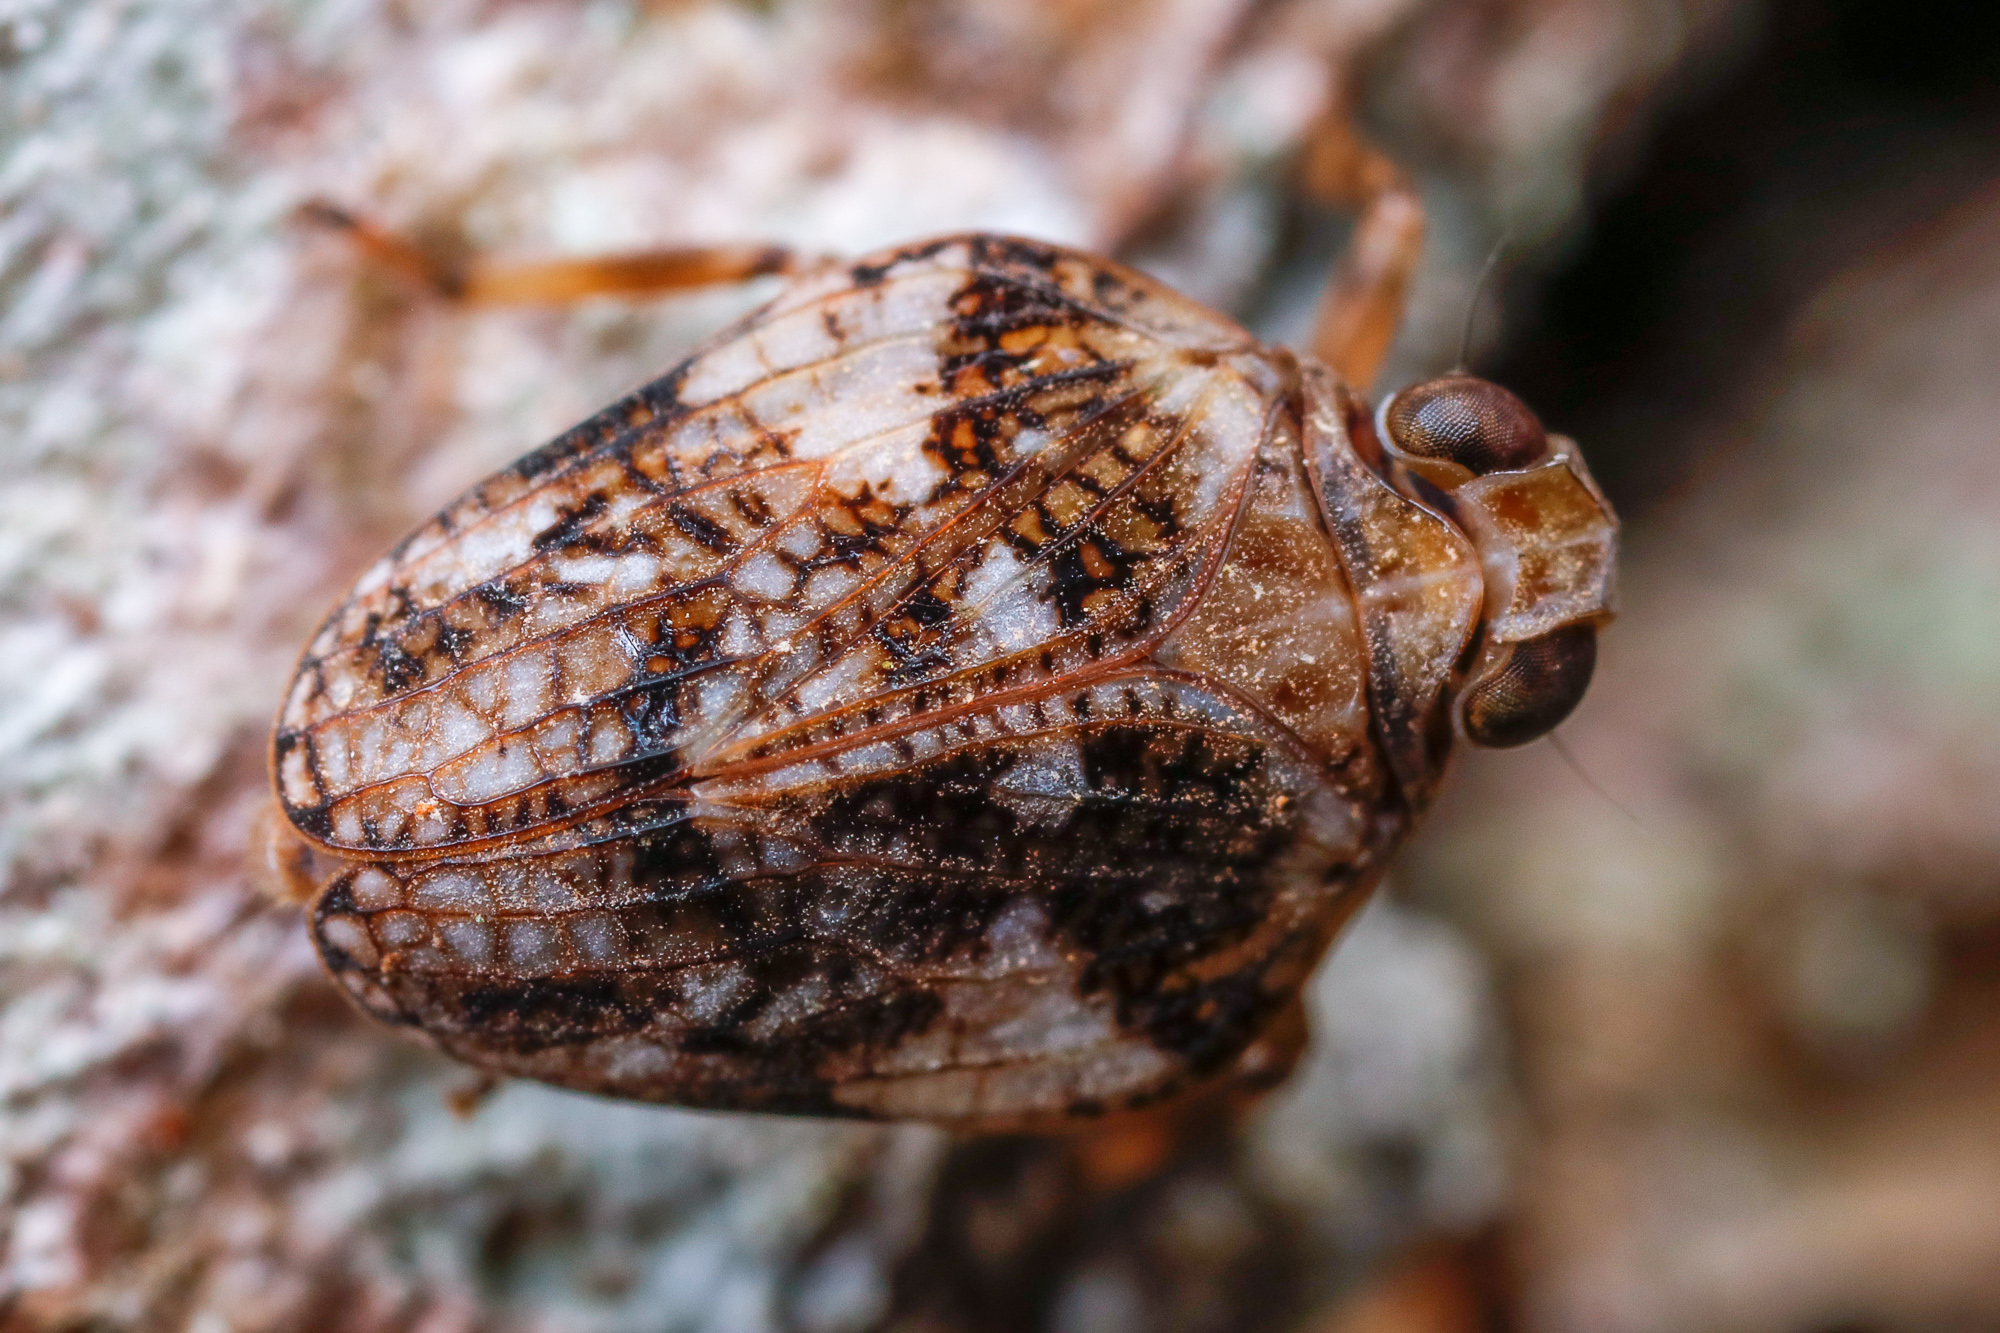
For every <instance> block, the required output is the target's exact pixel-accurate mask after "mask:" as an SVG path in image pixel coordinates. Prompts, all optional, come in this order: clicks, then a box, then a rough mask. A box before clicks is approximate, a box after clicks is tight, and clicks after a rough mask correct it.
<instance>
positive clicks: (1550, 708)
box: [1463, 625, 1597, 750]
mask: <svg viewBox="0 0 2000 1333" xmlns="http://www.w3.org/2000/svg"><path fill="white" fill-rule="evenodd" d="M1596 666H1597V626H1595V625H1565V626H1564V627H1563V628H1561V629H1553V630H1550V631H1549V632H1548V633H1547V634H1544V635H1542V636H1540V637H1539V638H1534V639H1527V640H1524V641H1522V642H1520V643H1517V644H1515V645H1514V646H1513V648H1511V649H1510V650H1509V651H1508V653H1507V656H1506V657H1505V658H1504V659H1503V660H1502V661H1501V662H1500V664H1499V665H1498V666H1497V667H1495V668H1494V669H1493V670H1491V671H1489V672H1487V673H1486V674H1485V675H1484V676H1481V677H1480V678H1479V681H1478V683H1477V684H1475V685H1474V686H1473V687H1472V688H1471V689H1469V690H1467V691H1466V692H1465V702H1464V705H1463V716H1464V719H1465V734H1466V737H1467V738H1468V739H1470V740H1471V741H1472V742H1473V743H1474V744H1477V745H1484V746H1486V747H1488V748H1489V749H1495V750H1504V749H1506V748H1507V747H1508V746H1511V745H1526V744H1527V743H1528V742H1529V741H1532V740H1538V739H1540V738H1541V737H1543V736H1546V735H1548V733H1550V732H1551V731H1554V730H1555V729H1556V726H1557V725H1558V724H1559V723H1561V721H1562V720H1563V719H1564V718H1566V717H1568V716H1569V715H1570V712H1571V711H1572V710H1573V709H1574V708H1575V707H1576V706H1577V703H1578V702H1579V701H1580V700H1582V698H1583V692H1584V690H1586V689H1588V688H1589V686H1590V673H1591V672H1592V671H1593V670H1595V669H1596Z"/></svg>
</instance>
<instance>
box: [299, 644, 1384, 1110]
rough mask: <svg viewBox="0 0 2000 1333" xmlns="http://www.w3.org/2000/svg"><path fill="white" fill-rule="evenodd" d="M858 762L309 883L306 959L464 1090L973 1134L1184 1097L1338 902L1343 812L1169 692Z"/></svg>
mask: <svg viewBox="0 0 2000 1333" xmlns="http://www.w3.org/2000/svg"><path fill="white" fill-rule="evenodd" d="M887 748H888V749H889V750H890V751H891V752H886V753H882V754H877V755H873V756H866V755H864V756H860V757H858V758H846V757H829V758H827V759H825V760H823V761H820V762H818V763H815V764H813V765H811V766H810V771H804V768H803V767H802V769H801V770H798V771H791V772H783V771H778V772H772V773H767V774H763V775H761V776H746V777H740V778H733V779H722V780H713V781H708V782H703V783H700V784H697V785H696V787H695V788H693V789H692V790H690V791H688V792H687V793H686V795H685V798H684V802H683V803H682V804H681V805H680V807H679V808H678V809H677V810H676V811H674V812H673V814H672V817H671V818H662V819H660V820H659V821H658V823H657V824H656V826H655V827H654V828H652V829H650V830H648V831H647V832H646V833H644V834H639V835H632V836H626V837H621V838H617V839H613V840H611V841H608V842H604V843H599V844H596V845H593V846H590V847H587V848H580V849H576V850H571V851H565V852H556V853H550V854H545V855H540V856H534V857H517V858H514V859H509V860H490V861H485V862H469V863H455V862H430V863H422V864H417V863H409V862H402V863H397V862H385V863H379V864H371V865H358V864H355V863H352V862H346V861H342V860H338V859H336V858H332V857H326V856H324V855H323V854H322V855H321V856H320V858H319V866H318V869H317V870H316V872H315V873H317V874H319V875H321V876H322V877H323V879H324V887H323V891H322V892H321V893H320V894H319V898H318V902H317V904H316V906H315V909H314V913H313V926H314V931H315V934H316V936H317V939H318V943H319V946H320V949H321V952H322V954H323V955H324V956H325V957H326V959H327V961H328V963H329V965H330V966H331V967H332V969H333V971H334V973H335V975H336V976H337V977H339V978H340V980H341V981H342V982H343V983H344V984H345V985H346V986H347V987H348V989H349V990H350V992H351V993H353V994H354V995H355V996H356V998H357V999H358V1000H360V1002H361V1003H362V1004H363V1006H364V1007H366V1008H368V1009H369V1010H370V1011H371V1012H373V1013H375V1014H376V1015H377V1016H379V1017H382V1018H384V1019H387V1020H389V1021H391V1022H397V1023H403V1024H409V1025H412V1026H414V1027H416V1028H419V1029H420V1030H422V1031H423V1032H425V1033H426V1034H428V1035H429V1036H430V1037H431V1038H432V1039H433V1040H435V1041H436V1042H438V1043H439V1044H440V1045H441V1046H443V1047H444V1049H446V1050H447V1051H449V1052H451V1053H452V1054H454V1055H457V1056H459V1057H460V1058H463V1059H466V1060H469V1061H471V1062H473V1063H475V1064H479V1065H482V1066H484V1067H487V1068H490V1069H494V1070H496V1071H498V1072H504V1073H509V1074H519V1075H526V1076H530V1077H535V1078H540V1079H544V1080H547V1081H551V1082H555V1083H559V1084H563V1085H565V1086H569V1087H575V1088H580V1089H584V1090H588V1091H595V1092H601V1093H608V1094H612V1095H617V1096H622V1097H630V1098H640V1099H647V1100H658V1101H667V1102H674V1103H679V1104H685V1105H697V1106H712V1107H722V1108H736V1109H745V1108H748V1109H766V1110H785V1111H795V1112H808V1113H815V1114H848V1115H866V1116H880V1117H919V1118H926V1119H932V1120H940V1121H955V1122H960V1123H966V1124H975V1123H976V1124H982V1125H986V1126H992V1125H995V1124H1004V1123H1010V1122H1016V1121H1027V1120H1033V1119H1035V1118H1038V1117H1047V1116H1065V1115H1075V1114H1079V1113H1088V1112H1095V1111H1101V1110H1107V1109H1113V1108H1116V1107H1119V1106H1124V1105H1132V1104H1137V1103H1141V1102H1145V1101H1148V1100H1151V1099H1153V1098H1156V1097H1159V1096H1163V1095H1166V1094H1168V1093H1170V1092H1172V1091H1174V1090H1176V1089H1178V1088H1180V1087H1182V1086H1185V1085H1187V1084H1189V1083H1191V1082H1193V1081H1196V1080H1198V1079H1200V1078H1202V1077H1204V1076H1206V1075H1209V1074H1212V1073H1215V1072H1217V1071H1218V1070H1219V1069H1221V1068H1223V1067H1224V1066H1225V1065H1226V1064H1227V1063H1228V1062H1229V1060H1231V1059H1232V1058H1233V1057H1234V1056H1235V1055H1236V1054H1237V1053H1238V1052H1240V1051H1241V1050H1242V1049H1243V1048H1244V1046H1245V1045H1246V1044H1247V1043H1248V1042H1249V1041H1250V1040H1251V1039H1252V1038H1254V1036H1255V1035H1256V1034H1257V1033H1258V1032H1259V1031H1261V1030H1262V1029H1263V1028H1264V1027H1265V1026H1266V1025H1267V1024H1268V1022H1269V1021H1270V1020H1271V1018H1272V1017H1273V1015H1274V1014H1275V1013H1276V1012H1277V1010H1278V1009H1280V1008H1281V1007H1282V1006H1283V1005H1284V1004H1285V1003H1287V1002H1288V1000H1289V999H1290V998H1291V996H1292V995H1294V994H1295V993H1296V990H1297V988H1298V986H1299V985H1300V984H1301V983H1302V981H1303V980H1304V977H1305V975H1306V973H1307V971H1308V970H1309V969H1310V967H1311V965H1312V963H1313V961H1314V960H1315V959H1316V958H1317V957H1318V955H1319V953H1320V951H1321V949H1322V948H1323V947H1324V944H1325V941H1326V939H1327V938H1328V937H1329V935H1330V934H1331V932H1332V930H1333V929H1334V927H1335V926H1336V925H1337V923H1338V917H1339V910H1340V907H1341V905H1342V904H1343V903H1351V902H1353V901H1357V900H1358V897H1359V895H1360V893H1361V891H1362V890H1363V889H1364V888H1365V883H1366V876H1365V875H1356V874H1355V873H1353V872H1354V871H1355V867H1353V866H1352V865H1350V864H1347V863H1345V862H1344V861H1343V858H1344V857H1348V856H1351V855H1352V850H1353V846H1352V842H1351V840H1350V839H1349V838H1348V837H1347V836H1345V833H1346V832H1349V831H1351V830H1352V829H1353V828H1354V826H1355V825H1356V823H1357V815H1356V812H1353V811H1350V810H1346V809H1343V808H1340V807H1339V805H1338V802H1337V801H1336V800H1335V798H1334V797H1333V796H1332V794H1331V792H1330V790H1329V789H1328V788H1327V787H1326V785H1325V784H1324V783H1323V782H1321V781H1320V780H1319V776H1318V774H1317V772H1316V771H1315V769H1314V767H1313V765H1312V764H1311V763H1310V761H1309V760H1307V759H1306V758H1304V757H1303V756H1301V755H1299V754H1298V753H1297V751H1296V749H1295V748H1294V747H1292V746H1291V745H1290V744H1289V743H1288V742H1287V741H1286V739H1285V738H1284V737H1283V736H1282V735H1280V734H1277V733H1275V732H1274V731H1273V729H1272V728H1270V727H1269V725H1268V724H1266V723H1265V722H1264V721H1262V720H1261V719H1259V718H1257V717H1255V716H1253V715H1251V714H1250V713H1248V712H1246V711H1244V710H1242V709H1240V708H1237V707H1235V706H1233V705H1231V704H1230V703H1229V702H1227V701H1225V700H1223V699H1220V698H1218V697H1217V696H1216V695H1214V694H1213V693H1212V692H1210V691H1208V690H1205V689H1204V688H1202V687H1200V686H1199V685H1197V684H1195V683H1192V682H1189V681H1185V680H1180V679H1176V678H1173V677H1168V676H1161V675H1158V674H1145V673H1129V674H1128V673H1113V674H1110V675H1107V676H1105V677H1103V678H1101V679H1100V680H1098V681H1097V682H1095V683H1094V684H1092V685H1091V686H1089V687H1087V688H1082V689H1078V690H1075V691H1073V692H1071V693H1069V694H1066V695H1062V696H1058V697H1054V698H1050V699H1046V700H1044V701H1042V702H1041V703H1039V704H1038V705H1037V706H1036V707H1034V708H1032V709H1028V708H1022V709H1011V708H1007V709H996V710H992V711H989V712H985V713H982V714H979V715H977V716H975V717H971V718H961V719H958V720H955V721H952V722H945V723H940V724H938V725H936V726H934V727H932V728H930V729H929V730H928V731H927V732H925V733H922V734H916V733H911V734H910V735H909V736H908V737H907V746H906V747H905V748H903V749H902V750H901V751H900V753H896V752H893V747H887ZM1302 794H1303V795H1302ZM1343 895H1344V896H1343Z"/></svg>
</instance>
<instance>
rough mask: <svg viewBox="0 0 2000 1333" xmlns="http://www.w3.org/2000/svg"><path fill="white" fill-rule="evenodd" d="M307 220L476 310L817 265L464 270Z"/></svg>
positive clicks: (725, 253)
mask: <svg viewBox="0 0 2000 1333" xmlns="http://www.w3.org/2000/svg"><path fill="white" fill-rule="evenodd" d="M300 216H301V217H302V218H303V219H304V220H306V221H308V222H312V223H315V224H317V225H320V226H326V227H332V228H334V229H336V230H338V231H341V232H343V233H345V234H346V235H347V236H348V237H349V238H350V239H351V240H352V241H353V242H354V244H355V245H356V246H358V247H359V248H360V250H361V251H362V253H363V254H365V255H367V256H368V257H369V258H370V259H371V260H373V261H374V262H376V263H378V264H380V265H382V266H383V267H385V268H389V269H393V270H395V271H396V272H397V273H400V274H402V275H404V276H405V277H407V278H410V279H411V280H413V281H415V282H418V283H421V284H422V285H424V286H426V287H429V288H430V289H432V290H433V291H435V292H437V293H438V294H439V295H441V296H445V297H449V298H451V299H452V300H455V301H465V302H467V303H470V304H475V305H554V304H561V303H563V302H567V301H580V300H582V299H584V298H585V297H590V296H630V297H644V296H660V295H664V294H667V293H669V292H681V291H689V290H691V289H693V288H696V287H710V286H715V285H718V284H721V283H729V282H744V281H747V280H748V279H751V278H761V277H764V276H765V275H767V274H772V273H795V272H797V271H799V270H800V269H801V268H804V267H806V266H807V265H808V264H809V263H810V261H809V260H806V259H804V258H802V257H801V256H799V255H797V254H795V253H794V252H792V251H791V250H788V249H786V248H784V247H783V246H778V245H714V246H690V247H687V248H685V249H674V250H649V251H642V252H639V253H636V254H625V255H599V256H594V257H591V258H587V259H555V260H545V261H542V262H539V263H524V264H487V263H483V262H479V261H474V262H473V263H470V264H467V265H465V266H463V267H453V266H451V265H447V264H443V263H440V262H439V261H438V260H436V259H435V258H433V257H432V256H430V255H428V254H426V253H425V252H424V251H423V250H421V249H419V248H418V247H417V246H415V245H413V244H412V243H411V242H409V241H408V240H405V239H404V238H403V237H401V236H397V235H396V234H394V233H393V232H389V231H386V230H384V229H383V228H381V227H378V226H376V225H375V224H374V223H372V222H369V221H368V220H366V219H365V218H358V217H355V216H354V215H353V214H351V213H349V212H347V211H346V210H345V209H342V208H339V207H336V206H335V205H332V204H328V203H321V202H315V203H310V204H307V205H305V206H304V207H303V208H302V209H300Z"/></svg>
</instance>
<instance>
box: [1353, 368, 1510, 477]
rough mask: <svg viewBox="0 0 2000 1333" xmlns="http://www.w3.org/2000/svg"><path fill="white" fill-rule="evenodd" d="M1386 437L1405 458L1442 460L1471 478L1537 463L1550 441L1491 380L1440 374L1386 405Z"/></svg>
mask: <svg viewBox="0 0 2000 1333" xmlns="http://www.w3.org/2000/svg"><path fill="white" fill-rule="evenodd" d="M1382 416H1383V422H1384V424H1385V425H1386V426H1387V427H1388V430H1389V438H1390V439H1391V440H1393V441H1395V443H1396V447H1397V448H1398V449H1401V450H1402V451H1403V452H1404V453H1406V454H1414V455H1416V456H1417V457H1418V458H1442V459H1448V460H1449V461H1451V462H1453V463H1457V464H1458V465H1459V466H1461V467H1465V468H1470V469H1471V470H1472V472H1473V473H1474V474H1475V475H1479V476H1484V475H1485V474H1486V473H1488V472H1504V471H1507V470H1510V469H1513V468H1524V467H1527V466H1529V465H1530V464H1532V463H1538V462H1540V461H1541V460H1542V458H1543V457H1544V456H1545V455H1546V454H1547V453H1548V448H1549V438H1548V435H1547V434H1546V433H1545V432H1544V431H1543V430H1542V423H1541V422H1540V421H1539V420H1537V419H1536V417H1535V414H1534V413H1533V412H1530V411H1529V410H1528V405H1527V404H1526V403H1524V402H1522V401H1521V400H1520V399H1519V398H1516V397H1515V396H1514V395H1513V394H1511V393H1509V392H1507V391H1506V390H1505V389H1503V388H1501V387H1500V386H1499V385H1497V384H1495V383H1493V382H1492V381H1491V380H1482V379H1479V378H1477V377H1476V376H1472V375H1443V376H1440V377H1439V378H1437V379H1434V380H1425V381H1424V382H1423V383H1422V384H1412V385H1411V386H1410V387H1409V388H1407V389H1405V390H1403V391H1402V392H1401V393H1399V394H1397V395H1396V396H1395V397H1394V398H1391V399H1390V400H1389V406H1388V408H1387V409H1386V410H1385V411H1384V412H1383V414H1382Z"/></svg>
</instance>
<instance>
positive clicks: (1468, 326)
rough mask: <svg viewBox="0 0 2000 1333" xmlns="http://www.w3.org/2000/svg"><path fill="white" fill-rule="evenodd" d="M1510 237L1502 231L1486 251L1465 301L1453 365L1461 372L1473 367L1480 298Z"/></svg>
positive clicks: (1484, 292)
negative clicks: (1473, 324)
mask: <svg viewBox="0 0 2000 1333" xmlns="http://www.w3.org/2000/svg"><path fill="white" fill-rule="evenodd" d="M1509 239H1511V238H1510V237H1509V236H1508V235H1507V233H1506V232H1504V231H1503V232H1501V233H1500V239H1499V240H1497V241H1495V242H1493V248H1492V249H1491V250H1489V251H1487V252H1486V262H1485V263H1484V264H1481V265H1480V266H1479V277H1478V278H1477V279H1475V280H1474V281H1473V284H1472V296H1471V299H1469V300H1468V301H1466V303H1465V327H1464V328H1462V329H1460V330H1459V335H1458V362H1457V364H1456V365H1454V366H1453V367H1452V369H1453V370H1455V371H1457V372H1459V373H1461V374H1463V373H1467V372H1469V371H1470V370H1471V369H1472V367H1471V365H1470V364H1469V363H1470V362H1471V360H1472V321H1473V320H1474V319H1475V318H1476V317H1477V316H1478V314H1479V298H1480V297H1482V296H1484V295H1485V294H1486V284H1487V282H1488V281H1489V280H1490V279H1491V278H1492V277H1493V270H1494V269H1496V268H1498V267H1499V266H1500V256H1501V255H1502V254H1503V253H1504V252H1505V251H1506V249H1507V242H1508V240H1509Z"/></svg>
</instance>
